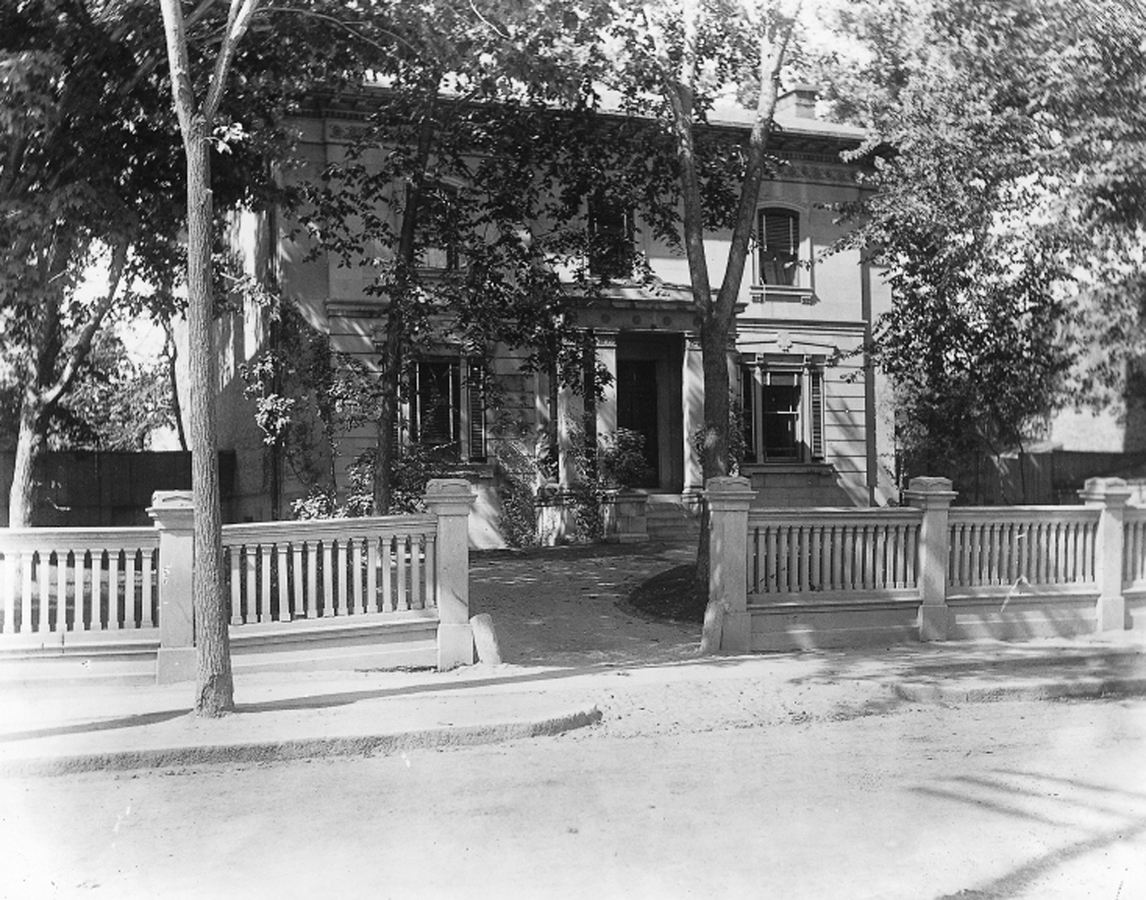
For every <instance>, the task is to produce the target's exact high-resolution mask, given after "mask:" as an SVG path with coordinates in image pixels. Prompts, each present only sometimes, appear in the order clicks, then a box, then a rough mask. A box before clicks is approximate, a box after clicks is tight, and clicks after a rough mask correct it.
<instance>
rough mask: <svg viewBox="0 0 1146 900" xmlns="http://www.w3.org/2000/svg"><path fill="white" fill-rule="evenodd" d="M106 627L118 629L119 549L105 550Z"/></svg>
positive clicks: (113, 629)
mask: <svg viewBox="0 0 1146 900" xmlns="http://www.w3.org/2000/svg"><path fill="white" fill-rule="evenodd" d="M107 627H108V628H109V629H110V630H112V631H119V629H120V627H121V626H120V619H119V551H118V550H108V551H107Z"/></svg>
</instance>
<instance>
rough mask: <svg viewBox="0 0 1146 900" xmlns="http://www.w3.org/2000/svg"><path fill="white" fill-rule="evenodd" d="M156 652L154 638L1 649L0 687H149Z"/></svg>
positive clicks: (154, 677)
mask: <svg viewBox="0 0 1146 900" xmlns="http://www.w3.org/2000/svg"><path fill="white" fill-rule="evenodd" d="M158 650H159V639H158V638H154V639H142V640H141V639H138V638H136V639H132V640H123V641H107V640H105V641H100V642H97V643H93V644H88V645H67V646H63V645H61V644H58V643H57V644H55V645H54V646H53V645H47V646H44V645H41V646H38V647H19V648H5V650H4V652H2V653H0V684H18V683H21V682H37V683H44V682H47V683H62V684H69V683H82V682H91V681H110V682H114V683H119V684H153V683H154V682H155V680H156V669H157V663H156V660H157V654H158ZM192 677H194V670H192Z"/></svg>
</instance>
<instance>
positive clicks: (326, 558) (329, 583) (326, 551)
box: [322, 539, 338, 616]
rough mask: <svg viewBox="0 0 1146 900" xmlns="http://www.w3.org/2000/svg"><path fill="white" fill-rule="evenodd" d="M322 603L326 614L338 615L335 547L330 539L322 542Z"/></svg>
mask: <svg viewBox="0 0 1146 900" xmlns="http://www.w3.org/2000/svg"><path fill="white" fill-rule="evenodd" d="M322 604H323V609H322V614H323V615H324V616H336V615H338V610H336V609H335V608H334V548H333V547H331V541H330V540H329V539H325V540H323V542H322Z"/></svg>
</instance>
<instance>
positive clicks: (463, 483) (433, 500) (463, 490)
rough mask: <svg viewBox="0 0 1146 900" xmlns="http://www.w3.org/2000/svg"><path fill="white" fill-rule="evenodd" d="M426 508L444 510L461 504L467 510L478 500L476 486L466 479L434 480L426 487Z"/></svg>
mask: <svg viewBox="0 0 1146 900" xmlns="http://www.w3.org/2000/svg"><path fill="white" fill-rule="evenodd" d="M424 499H425V501H426V506H428V507H429V508H430V509H431V510H434V509H443V511H444V508H445V507H447V506H450V505H453V504H459V505H461V506H463V507H464V508H465V509H467V510H468V509H469V508H470V507H471V506H473V504H474V501H475V500H476V499H477V492H476V491H475V490H474V486H473V485H472V484H470V483H469V482H468V481H467V480H466V479H464V478H433V479H431V480H430V482H429V483H428V484H427V485H426V494H425V498H424Z"/></svg>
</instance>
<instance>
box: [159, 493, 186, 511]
mask: <svg viewBox="0 0 1146 900" xmlns="http://www.w3.org/2000/svg"><path fill="white" fill-rule="evenodd" d="M194 505H195V504H194V500H193V498H192V494H191V492H190V491H155V492H154V493H152V495H151V506H152V508H158V509H172V508H175V509H178V508H179V507H184V506H194Z"/></svg>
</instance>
